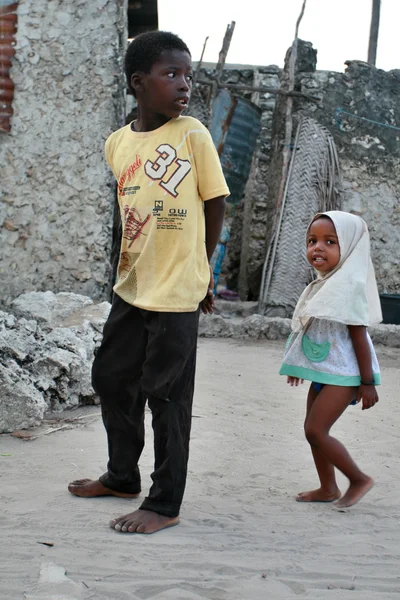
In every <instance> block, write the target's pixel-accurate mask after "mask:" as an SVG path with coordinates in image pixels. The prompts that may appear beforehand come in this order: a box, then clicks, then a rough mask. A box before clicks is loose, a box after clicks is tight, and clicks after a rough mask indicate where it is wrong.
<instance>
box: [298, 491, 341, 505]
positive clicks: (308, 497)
mask: <svg viewBox="0 0 400 600" xmlns="http://www.w3.org/2000/svg"><path fill="white" fill-rule="evenodd" d="M340 496H341V492H340V490H339V488H336V489H333V490H324V489H322V488H318V489H317V490H310V491H309V492H300V494H298V495H297V496H296V502H333V501H334V500H337V499H338V498H340Z"/></svg>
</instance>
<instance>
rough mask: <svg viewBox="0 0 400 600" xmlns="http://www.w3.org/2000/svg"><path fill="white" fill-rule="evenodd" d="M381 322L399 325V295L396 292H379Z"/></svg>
mask: <svg viewBox="0 0 400 600" xmlns="http://www.w3.org/2000/svg"><path fill="white" fill-rule="evenodd" d="M380 299H381V307H382V315H383V323H391V324H392V325H400V296H399V295H397V294H380Z"/></svg>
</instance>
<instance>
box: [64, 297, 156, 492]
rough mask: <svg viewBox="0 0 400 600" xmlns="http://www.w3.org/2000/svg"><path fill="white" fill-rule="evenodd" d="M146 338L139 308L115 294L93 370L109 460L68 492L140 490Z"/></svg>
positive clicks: (70, 486)
mask: <svg viewBox="0 0 400 600" xmlns="http://www.w3.org/2000/svg"><path fill="white" fill-rule="evenodd" d="M146 343H147V331H146V328H145V323H144V320H143V316H142V313H141V311H140V310H139V309H138V308H136V307H134V306H131V305H130V304H127V303H126V302H124V301H123V300H122V299H121V298H119V297H118V296H117V295H114V299H113V305H112V308H111V312H110V315H109V317H108V320H107V322H106V324H105V327H104V332H103V341H102V344H101V346H100V348H99V350H98V352H97V355H96V358H95V360H94V363H93V369H92V379H93V387H94V389H95V391H96V393H97V394H98V395H99V396H100V400H101V409H102V417H103V423H104V426H105V428H106V431H107V439H108V455H109V462H108V465H107V472H106V473H105V474H104V475H102V476H101V477H100V478H99V479H98V480H94V481H93V480H88V479H82V480H78V481H74V482H72V483H71V484H70V485H69V487H68V489H69V491H70V492H71V493H73V494H75V495H77V496H82V497H93V496H104V495H113V496H122V497H136V496H137V495H138V494H139V493H140V491H141V487H140V472H139V468H138V460H139V457H140V455H141V452H142V450H143V446H144V407H145V402H146V397H145V395H144V393H143V391H142V388H141V382H140V380H141V375H142V365H143V362H144V360H145V351H146Z"/></svg>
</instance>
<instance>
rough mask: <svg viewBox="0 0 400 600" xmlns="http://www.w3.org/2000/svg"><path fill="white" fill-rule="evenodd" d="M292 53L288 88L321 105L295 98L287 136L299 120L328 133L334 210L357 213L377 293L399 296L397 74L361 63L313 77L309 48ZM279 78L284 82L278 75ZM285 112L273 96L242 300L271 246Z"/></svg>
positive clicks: (255, 283)
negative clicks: (367, 236) (333, 156)
mask: <svg viewBox="0 0 400 600" xmlns="http://www.w3.org/2000/svg"><path fill="white" fill-rule="evenodd" d="M299 54H300V60H299V63H298V69H299V70H298V72H297V75H296V85H295V89H296V91H300V92H303V93H306V94H308V95H312V96H315V97H317V98H319V99H320V102H319V103H315V102H310V101H309V100H305V99H301V98H296V99H295V101H294V110H293V122H294V127H293V137H294V134H295V131H296V127H297V123H298V118H299V115H300V114H304V115H309V116H312V117H313V118H314V119H316V120H317V121H318V122H320V123H321V124H322V125H325V126H326V127H327V129H328V130H329V131H330V132H331V134H332V135H333V137H334V139H335V143H336V147H337V150H338V155H339V163H340V167H341V171H342V178H343V181H342V190H341V207H342V209H343V210H348V211H354V212H355V213H357V214H360V215H361V216H362V217H363V218H364V219H365V220H366V221H367V223H368V225H369V228H370V233H371V247H372V258H373V262H374V265H375V269H376V276H377V281H378V287H379V290H380V292H381V293H395V294H398V293H400V261H399V256H400V255H399V251H398V248H399V244H400V227H399V224H400V144H399V141H400V130H399V128H400V102H399V99H400V98H399V97H400V85H399V84H400V70H394V71H390V72H385V71H382V70H379V69H376V68H375V67H372V66H370V65H368V64H366V63H363V62H360V61H349V62H348V63H347V69H346V71H345V72H344V73H336V72H325V71H315V60H314V56H315V55H316V52H315V50H314V49H313V48H312V45H311V44H310V43H309V42H301V44H300V53H299ZM282 77H283V80H284V79H285V74H283V76H282ZM284 83H285V82H284V81H283V85H284ZM284 109H285V99H284V98H283V97H279V99H278V101H277V103H276V107H275V112H274V118H273V127H272V140H271V147H270V149H269V153H270V161H269V162H268V163H267V169H266V172H265V173H266V182H267V189H266V194H267V196H266V197H264V200H265V201H264V203H263V210H262V211H261V214H260V215H259V217H258V219H257V220H256V221H255V223H254V226H253V227H252V228H251V229H250V230H249V235H248V238H247V239H248V242H247V243H248V245H249V246H250V247H252V248H253V252H252V254H251V256H249V257H248V260H247V262H246V264H244V263H243V262H242V265H241V269H244V268H245V269H246V270H247V284H248V285H247V288H246V287H244V288H242V289H241V296H242V298H243V299H255V298H257V296H258V292H259V286H260V281H261V267H262V263H263V261H264V257H265V254H266V251H267V248H268V244H269V243H270V241H271V239H272V234H273V228H272V224H273V222H274V215H275V202H276V196H277V187H278V185H279V181H280V176H281V172H282V148H283V143H284V127H285V121H284ZM338 109H341V111H342V112H340V111H338ZM345 113H351V115H352V116H349V115H347V114H345ZM353 115H355V116H353ZM358 117H362V118H361V119H360V118H358ZM365 119H368V120H370V121H376V123H371V122H369V121H368V120H365ZM385 125H388V126H389V127H386V126H385ZM391 127H392V128H391ZM396 128H397V129H396ZM292 140H293V138H292ZM259 201H260V199H257V202H259ZM260 232H262V233H263V234H264V239H263V238H262V235H260ZM265 239H266V240H267V243H265Z"/></svg>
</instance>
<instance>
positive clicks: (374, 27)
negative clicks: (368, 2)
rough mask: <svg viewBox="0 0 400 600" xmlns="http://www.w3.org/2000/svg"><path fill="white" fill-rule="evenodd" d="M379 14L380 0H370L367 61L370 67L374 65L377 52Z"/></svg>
mask: <svg viewBox="0 0 400 600" xmlns="http://www.w3.org/2000/svg"><path fill="white" fill-rule="evenodd" d="M380 14H381V0H372V15H371V27H370V31H369V44H368V61H367V62H369V64H370V65H374V66H375V65H376V54H377V50H378V36H379V20H380Z"/></svg>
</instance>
